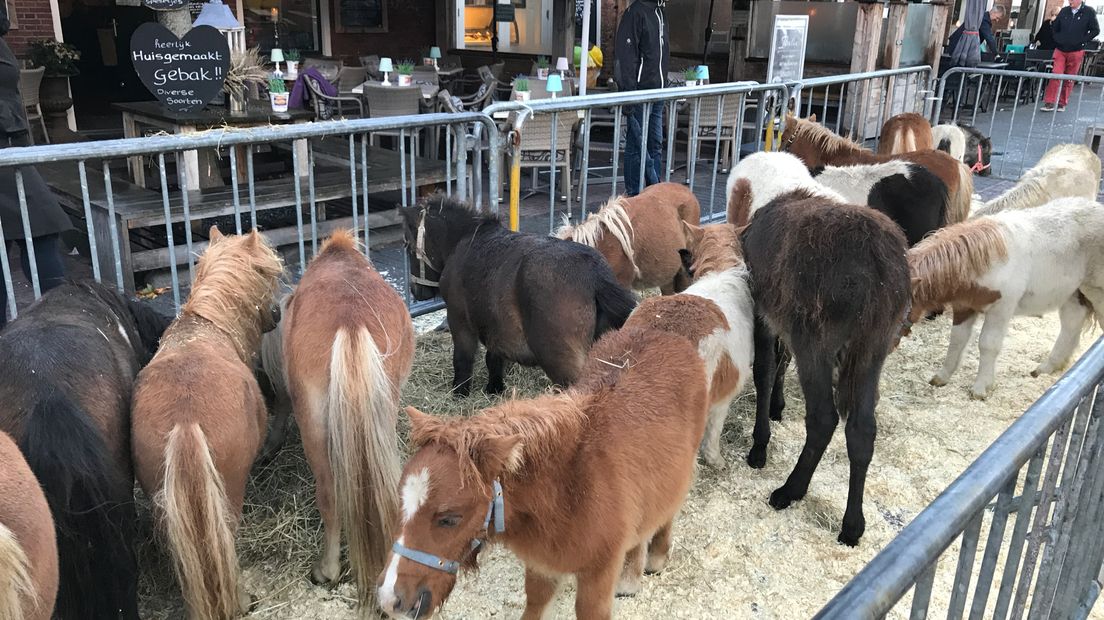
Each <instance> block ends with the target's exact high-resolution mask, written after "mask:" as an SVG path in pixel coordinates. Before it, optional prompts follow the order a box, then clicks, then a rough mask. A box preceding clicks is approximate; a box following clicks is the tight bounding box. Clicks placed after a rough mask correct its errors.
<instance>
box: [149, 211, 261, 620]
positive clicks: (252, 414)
mask: <svg viewBox="0 0 1104 620" xmlns="http://www.w3.org/2000/svg"><path fill="white" fill-rule="evenodd" d="M210 237H211V243H210V245H209V246H207V250H206V252H204V254H203V256H201V257H200V259H199V261H198V262H197V263H196V270H195V282H193V284H192V291H191V294H190V295H189V297H188V301H187V302H186V303H185V304H184V306H183V307H182V308H181V311H180V316H179V317H178V318H177V319H176V320H175V321H174V322H173V324H172V325H171V326H170V327H169V329H168V330H166V331H165V335H164V337H163V338H162V339H161V347H160V348H159V349H158V351H157V355H155V356H154V358H153V359H152V360H151V361H150V363H149V365H148V366H146V367H145V368H144V369H143V370H142V372H140V373H139V374H138V380H137V382H136V385H135V389H134V400H133V403H132V409H131V412H132V414H131V447H132V452H133V456H134V471H135V474H136V476H137V478H138V482H139V484H141V486H142V489H143V490H144V491H145V492H146V495H148V496H149V497H151V498H152V499H153V503H154V515H155V517H156V518H157V519H158V522H159V524H160V526H161V527H162V528H163V529H164V533H165V537H166V539H167V541H168V545H169V550H170V552H171V554H172V557H173V563H174V567H175V569H176V574H177V578H178V579H179V580H180V589H181V591H182V593H183V595H184V601H185V603H186V604H187V606H188V611H189V615H190V616H192V617H195V618H204V619H215V620H222V619H225V618H232V617H235V616H237V615H239V614H241V613H242V612H244V611H246V610H248V607H249V601H248V596H246V595H245V592H244V591H242V590H241V589H240V588H239V572H240V571H239V568H238V559H237V554H236V552H235V550H234V534H235V531H236V529H237V524H238V519H239V518H240V516H241V508H242V500H243V496H244V495H245V483H246V479H247V478H248V476H249V469H250V467H251V466H252V465H253V460H254V458H256V456H257V451H258V449H259V448H260V445H261V441H262V440H263V439H264V432H265V424H266V422H267V415H268V414H267V411H266V409H265V401H264V397H263V396H262V395H261V390H260V387H259V386H258V385H257V379H256V378H255V377H254V375H253V359H254V356H255V355H256V354H257V348H258V347H259V346H260V340H261V334H262V333H263V332H265V331H267V330H270V329H272V328H274V327H275V326H276V319H277V310H276V305H275V296H276V287H277V281H278V278H279V276H280V274H281V273H282V271H283V263H282V261H281V260H280V257H279V255H277V254H276V252H275V251H274V250H273V249H272V248H271V247H270V246H269V245H268V243H266V242H265V240H264V239H263V238H262V237H261V236H260V234H259V233H257V232H256V231H253V232H251V233H249V234H247V235H231V236H223V235H222V233H220V232H219V230H218V228H216V227H212V228H211V234H210Z"/></svg>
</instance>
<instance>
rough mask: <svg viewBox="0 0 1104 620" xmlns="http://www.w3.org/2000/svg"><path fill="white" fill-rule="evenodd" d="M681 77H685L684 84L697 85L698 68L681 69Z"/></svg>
mask: <svg viewBox="0 0 1104 620" xmlns="http://www.w3.org/2000/svg"><path fill="white" fill-rule="evenodd" d="M682 77H683V78H685V79H686V85H687V86H697V85H698V68H697V67H687V68H686V69H683V71H682Z"/></svg>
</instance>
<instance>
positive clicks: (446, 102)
mask: <svg viewBox="0 0 1104 620" xmlns="http://www.w3.org/2000/svg"><path fill="white" fill-rule="evenodd" d="M485 90H486V91H487V92H486V93H485V94H484V99H487V100H489V99H490V96H489V93H490V91H491V90H493V89H491V88H487V89H485ZM437 102H438V105H439V107H440V109H441V111H442V112H449V113H452V114H455V113H457V112H464V111H468V110H473V109H482V108H472V107H469V106H468V105H467V104H466V103H464V99H463V98H462V97H457V96H454V95H452V94H451V93H449V91H447V90H442V91H440V92H438V93H437ZM457 133H460V132H457ZM455 137H456V138H457V139H454V140H453V142H452V150H453V152H451V153H448V157H449V161H458V160H459V153H460V149H461V148H463V149H465V150H467V151H468V152H470V153H471V154H472V157H471V158H470V159H469V162H470V165H471V173H472V181H471V183H468V196H465V197H464V198H465V199H467V200H470V201H471V203H472V204H473V205H475V207H476V208H479V207H481V206H482V203H483V161H484V160H483V154H484V153H485V152H487V150H488V149H489V148H490V145H489V144H488V143H487V142H486V141H485V140H484V139H483V123H471V124H469V125H468V126H467V127H465V128H464V131H463V135H456V136H455ZM487 161H490V160H489V159H488V160H487ZM460 174H466V171H461V172H460Z"/></svg>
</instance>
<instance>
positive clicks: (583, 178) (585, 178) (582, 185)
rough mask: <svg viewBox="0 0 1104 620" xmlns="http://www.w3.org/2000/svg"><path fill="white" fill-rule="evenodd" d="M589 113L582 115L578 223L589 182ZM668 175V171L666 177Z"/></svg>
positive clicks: (583, 212) (581, 219) (584, 205)
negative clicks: (581, 159) (581, 156)
mask: <svg viewBox="0 0 1104 620" xmlns="http://www.w3.org/2000/svg"><path fill="white" fill-rule="evenodd" d="M590 112H591V111H590V110H589V109H588V110H587V111H586V112H585V113H584V114H583V163H582V165H580V167H579V174H580V178H579V222H582V221H583V220H585V219H586V212H587V189H588V185H589V183H588V182H589V181H590V178H589V177H590ZM615 138H616V136H615ZM613 174H615V175H616V174H617V171H616V170H614V171H613ZM670 174H671V173H670V171H668V173H667V176H670ZM569 211H570V209H569Z"/></svg>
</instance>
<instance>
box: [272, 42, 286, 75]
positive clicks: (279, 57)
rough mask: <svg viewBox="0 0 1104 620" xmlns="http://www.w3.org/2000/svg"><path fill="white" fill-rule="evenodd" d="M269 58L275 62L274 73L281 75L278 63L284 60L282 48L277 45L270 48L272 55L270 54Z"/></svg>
mask: <svg viewBox="0 0 1104 620" xmlns="http://www.w3.org/2000/svg"><path fill="white" fill-rule="evenodd" d="M269 58H270V59H271V60H272V62H274V63H276V73H275V74H276V75H283V74H284V73H283V72H282V71H280V63H282V62H284V50H282V49H280V48H278V47H274V48H272V56H270V57H269Z"/></svg>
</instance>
